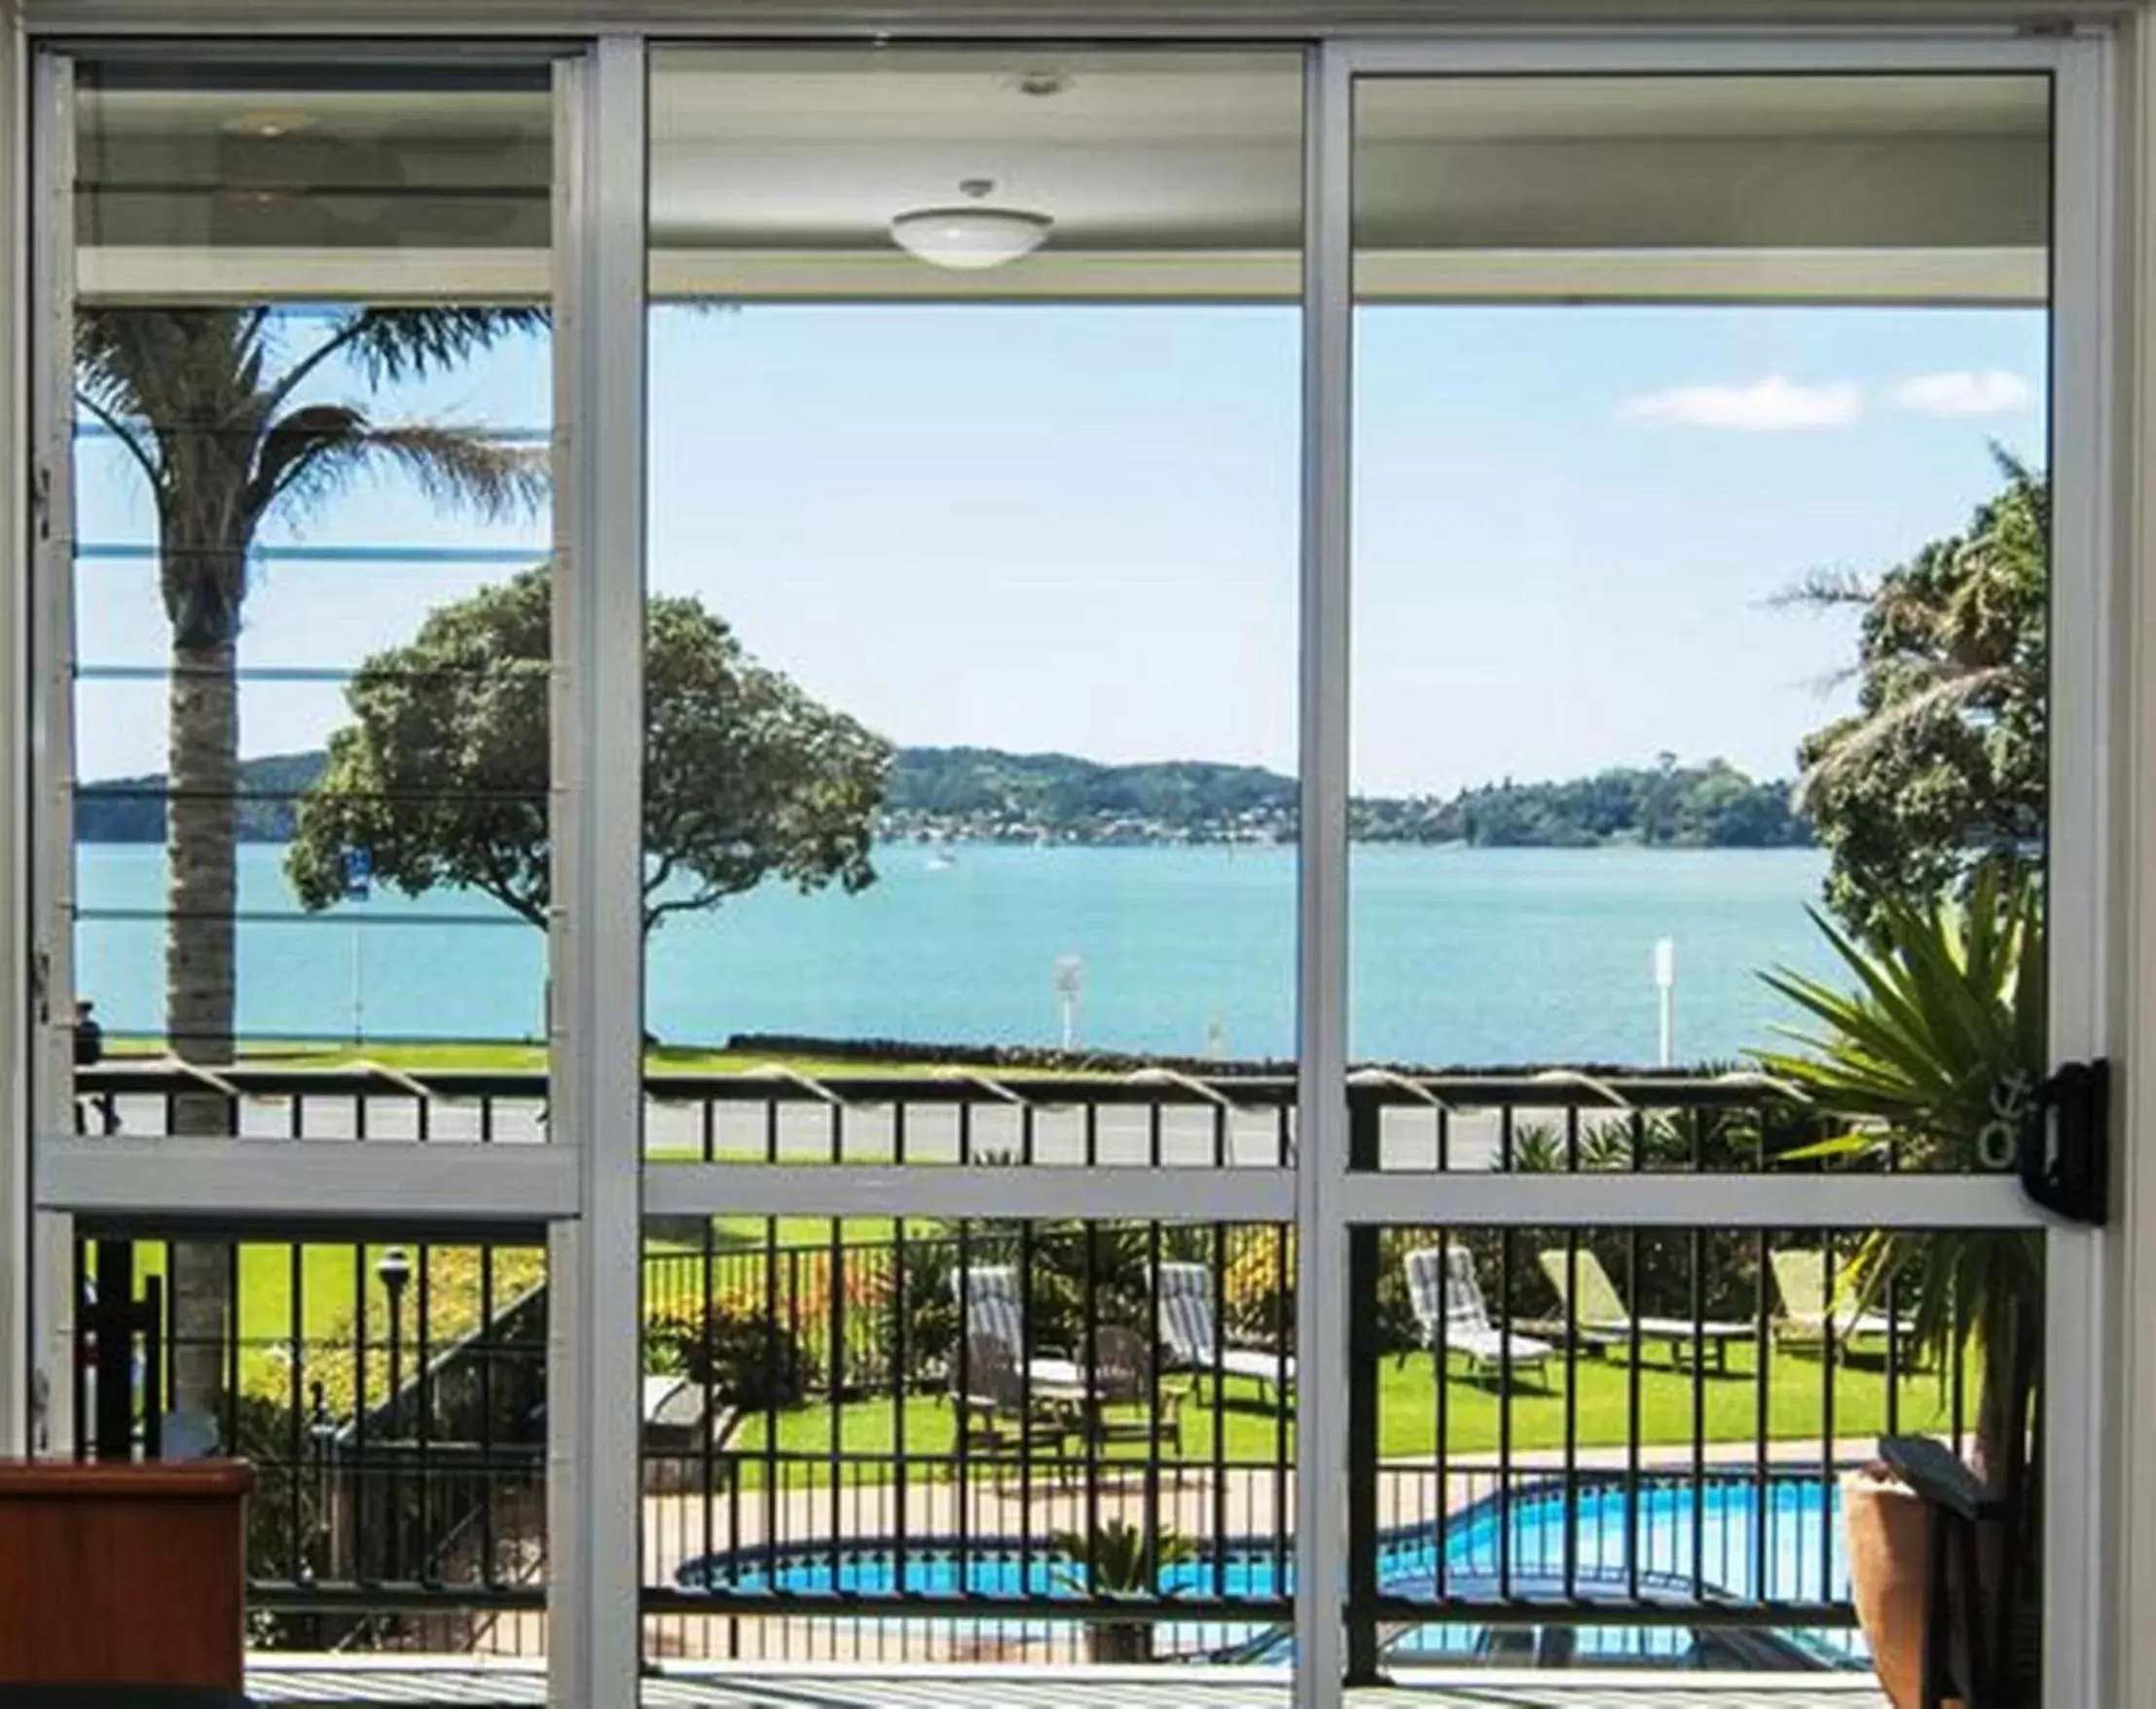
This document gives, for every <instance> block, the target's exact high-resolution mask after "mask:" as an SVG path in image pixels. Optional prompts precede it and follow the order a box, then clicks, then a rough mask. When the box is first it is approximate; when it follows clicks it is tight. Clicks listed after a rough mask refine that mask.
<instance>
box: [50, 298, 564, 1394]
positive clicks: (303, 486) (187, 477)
mask: <svg viewBox="0 0 2156 1709" xmlns="http://www.w3.org/2000/svg"><path fill="white" fill-rule="evenodd" d="M544 323H545V317H544V315H543V313H542V311H540V310H538V309H449V308H444V309H364V308H362V309H348V310H346V311H343V312H341V313H337V314H334V315H332V316H330V317H329V318H328V319H326V320H323V319H318V318H315V317H308V318H306V319H304V320H303V319H298V318H295V317H292V316H288V315H282V314H279V313H278V312H277V311H276V310H275V309H271V308H268V307H261V306H258V307H252V308H214V309H158V308H98V309H85V310H84V311H83V312H81V313H80V314H79V315H78V316H77V318H76V322H75V372H76V396H77V400H78V402H79V404H80V406H81V408H82V409H83V411H84V412H86V413H87V414H88V415H90V416H91V418H94V419H95V420H96V421H97V422H99V423H100V424H101V425H102V426H103V427H104V428H105V429H106V430H108V431H109V432H110V433H111V434H112V435H113V437H114V439H115V440H116V441H117V442H118V444H119V445H120V447H121V448H122V450H123V451H124V452H125V453H126V454H127V455H128V456H129V457H130V458H131V459H132V460H133V462H134V463H135V465H136V467H137V468H139V469H140V471H141V473H142V476H143V479H144V481H145V483H146V484H147V486H148V488H149V494H150V499H151V503H152V506H153V509H154V512H155V515H156V518H157V548H158V591H159V594H160V596H161V597H162V599H163V600H164V612H165V616H166V618H167V620H168V621H169V623H170V625H171V667H170V673H169V679H168V683H169V685H168V689H167V696H168V708H169V711H168V718H169V730H168V735H167V742H168V745H169V753H170V757H169V762H168V764H167V767H166V776H167V790H168V793H167V804H166V819H165V848H166V852H167V855H168V862H169V871H170V875H171V877H170V893H169V905H168V909H167V924H166V927H165V950H164V990H165V997H164V1015H165V1020H164V1026H165V1034H166V1037H167V1040H168V1042H169V1045H170V1048H171V1050H172V1052H173V1053H174V1054H175V1055H176V1056H178V1057H180V1058H181V1059H182V1060H184V1061H187V1062H192V1063H199V1064H202V1065H204V1066H208V1067H215V1066H217V1065H220V1064H224V1063H229V1062H231V1060H232V1055H233V1008H234V929H235V926H234V906H235V901H236V859H237V844H238V755H239V694H238V678H237V675H236V673H235V662H236V653H237V649H238V639H239V630H240V621H241V615H242V613H243V611H244V609H245V606H246V600H247V594H248V587H249V567H250V565H249V560H250V557H251V554H252V549H253V546H254V543H255V540H256V537H257V536H258V534H259V533H260V531H261V529H262V527H263V525H264V524H265V523H267V522H269V521H270V520H271V519H272V518H274V517H286V518H289V517H291V516H292V515H294V514H295V513H303V512H305V511H306V510H308V509H309V508H310V507H311V506H314V505H317V504H319V503H320V502H321V501H323V500H324V499H326V498H328V497H330V496H331V495H332V494H334V493H335V492H337V491H340V490H342V489H344V488H345V487H347V486H348V485H349V484H350V483H351V482H352V481H353V480H354V479H356V478H357V477H359V476H360V475H362V474H365V473H368V472H371V471H387V472H394V473H401V474H403V475H405V476H406V477H408V478H410V479H413V480H416V481H417V482H418V483H419V485H420V490H421V491H424V492H425V493H427V494H428V495H429V496H430V497H433V498H436V499H438V500H440V501H442V502H443V503H445V504H451V505H455V506H459V507H462V508H465V509H468V510H470V511H473V512H475V513H477V514H479V515H481V516H488V517H493V516H501V515H506V514H509V513H512V512H515V511H518V510H523V509H528V508H530V506H532V505H534V504H536V503H537V502H538V501H539V499H540V497H541V495H542V494H543V492H544V490H545V478H546V469H545V464H544V461H543V459H541V458H539V457H537V456H535V455H531V454H530V453H528V452H526V451H523V450H521V449H518V448H515V447H510V446H504V445H502V444H500V443H498V442H497V441H494V440H491V439H488V438H486V437H484V436H482V435H479V434H475V433H470V432H466V431H463V430H460V429H457V428H454V427H446V426H441V425H438V424H435V423H431V422H424V421H406V422H395V421H382V420H377V419H376V418H374V417H373V416H372V415H370V414H369V412H368V409H367V407H366V405H365V404H364V403H362V402H358V401H351V400H338V399H336V398H335V396H334V394H335V393H336V392H337V391H339V390H340V389H343V388H344V387H347V386H349V387H352V388H354V389H356V390H358V391H360V392H362V393H367V394H372V393H374V392H377V391H379V390H380V388H381V387H383V386H384V385H386V384H394V383H395V382H400V381H405V380H421V379H424V378H425V377H426V376H428V375H430V374H434V373H438V372H440V371H442V370H444V369H448V368H452V367H455V366H457V364H458V363H461V362H463V361H465V360H466V359H468V358H469V357H471V356H473V355H476V354H477V353H479V352H480V351H483V350H485V349H487V348H489V347H490V346H492V345H494V344H496V343H498V342H499V341H501V340H502V339H505V338H509V337H512V336H515V335H517V334H521V333H526V332H530V331H534V330H536V329H537V328H539V327H541V326H543V325H544ZM325 393H328V394H331V395H330V396H329V397H325V396H324V394H325ZM226 1114H227V1111H226V1105H225V1100H224V1099H223V1098H222V1097H221V1096H218V1095H215V1094H207V1095H202V1096H195V1097H189V1096H181V1097H179V1098H177V1099H175V1100H174V1101H173V1108H172V1120H171V1125H172V1129H173V1131H174V1132H176V1133H180V1134H205V1133H206V1134H215V1133H222V1132H223V1131H224V1128H225V1121H226ZM171 1264H172V1272H171V1282H172V1287H173V1315H174V1325H173V1329H174V1337H175V1342H174V1353H173V1400H174V1403H175V1404H177V1405H181V1406H188V1407H193V1408H199V1409H201V1410H205V1411H207V1410H216V1409H217V1408H218V1407H219V1405H220V1402H221V1398H222V1397H221V1387H222V1382H223V1370H224V1361H223V1358H222V1354H221V1351H220V1349H221V1345H222V1342H223V1338H224V1334H225V1327H226V1320H227V1317H228V1313H229V1306H228V1300H227V1293H228V1285H229V1264H228V1261H227V1256H226V1253H225V1250H224V1249H223V1248H221V1247H218V1246H213V1245H205V1244H202V1243H199V1242H188V1243H183V1244H182V1245H180V1246H178V1247H176V1248H175V1249H174V1251H173V1254H172V1259H171Z"/></svg>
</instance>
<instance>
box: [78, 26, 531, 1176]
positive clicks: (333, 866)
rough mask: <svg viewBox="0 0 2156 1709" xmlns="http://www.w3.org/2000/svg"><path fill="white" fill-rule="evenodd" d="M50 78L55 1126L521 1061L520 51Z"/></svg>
mask: <svg viewBox="0 0 2156 1709" xmlns="http://www.w3.org/2000/svg"><path fill="white" fill-rule="evenodd" d="M76 87H77V98H76V126H75V131H76V134H75V153H76V164H77V182H76V191H75V243H76V254H75V269H76V275H77V280H78V292H79V295H78V315H77V364H76V367H77V402H78V416H77V435H76V448H77V449H76V458H75V482H76V528H77V539H76V548H75V553H74V564H75V580H74V587H73V590H72V595H73V609H74V635H73V644H74V676H75V684H76V686H75V707H74V713H75V742H74V779H75V783H76V791H75V815H74V819H75V836H76V858H75V886H74V903H75V919H76V930H75V994H76V997H77V998H78V1000H79V1001H80V1003H81V1013H82V1016H83V1020H84V1022H85V1026H84V1028H83V1031H82V1038H81V1044H80V1047H79V1049H78V1057H79V1058H81V1059H85V1061H86V1064H87V1062H89V1061H92V1060H95V1059H96V1058H98V1057H99V1056H100V1055H101V1057H102V1062H103V1065H104V1068H103V1071H102V1078H101V1079H97V1080H94V1081H86V1089H88V1090H89V1091H90V1092H91V1097H90V1098H89V1100H88V1101H87V1102H86V1103H85V1104H84V1105H83V1106H82V1108H81V1109H80V1110H79V1120H80V1123H81V1125H83V1126H86V1127H88V1128H90V1129H91V1130H92V1131H96V1130H104V1131H113V1130H115V1129H117V1130H119V1131H121V1132H127V1133H142V1132H155V1131H159V1130H161V1129H163V1128H164V1127H166V1126H170V1127H171V1128H174V1129H176V1130H178V1131H184V1132H194V1133H200V1132H210V1133H220V1132H225V1131H228V1130H230V1129H231V1128H232V1127H233V1126H234V1125H235V1124H237V1125H238V1126H239V1127H241V1128H247V1129H250V1130H251V1129H255V1128H257V1127H259V1125H260V1121H261V1120H262V1119H267V1118H268V1114H269V1112H268V1111H267V1109H265V1108H264V1107H263V1106H261V1105H259V1104H258V1103H257V1102H256V1101H255V1100H254V1099H253V1098H252V1097H250V1096H249V1094H250V1093H251V1092H252V1090H253V1087H252V1086H251V1084H250V1082H249V1081H248V1078H247V1076H248V1075H249V1074H250V1073H254V1072H255V1071H257V1070H266V1069H268V1068H269V1067H271V1066H275V1067H290V1066H294V1065H296V1064H297V1065H306V1066H317V1067H319V1066H330V1065H335V1064H339V1063H342V1062H346V1061H348V1060H349V1059H351V1058H354V1057H364V1058H365V1059H367V1060H368V1061H370V1062H373V1063H376V1064H379V1065H381V1066H382V1067H384V1068H388V1069H392V1070H400V1071H401V1070H408V1069H443V1068H458V1069H482V1068H483V1069H489V1070H516V1071H520V1072H528V1073H535V1072H536V1071H537V1070H538V1069H540V1067H541V1066H542V1054H543V1046H542V1042H541V1041H542V1040H543V1037H544V1033H545V1023H544V1016H543V1009H544V993H545V938H544V927H543V909H544V906H545V901H546V869H547V844H548V825H547V784H548V771H549V747H548V738H547V723H548V686H547V685H548V676H549V665H548V654H549V647H550V642H549V629H548V624H547V616H546V607H547V567H546V565H547V558H548V544H547V541H548V512H549V499H548V491H547V488H548V475H549V467H548V455H547V448H548V444H549V440H550V436H551V377H550V355H549V332H548V319H547V302H548V289H549V286H548V279H549V265H548V259H547V257H548V250H549V244H550V233H551V227H552V212H551V198H552V172H553V164H552V162H553V156H552V142H551V136H552V128H553V127H552V98H553V97H552V87H551V70H550V68H549V66H548V65H547V64H545V63H544V62H533V63H530V64H516V63H509V62H491V61H484V60H475V61H472V62H470V63H466V64H460V65H457V66H454V67H453V66H448V65H427V64H419V63H406V62H401V61H382V60H369V59H366V58H363V57H362V58H355V59H351V60H347V61H344V62H340V63H334V64H333V63H320V64H312V63H309V64H299V63H294V64H277V63H274V62H271V63H237V62H188V63H184V64H179V65H166V64H154V63H152V62H150V61H148V60H141V59H135V58H128V59H126V60H115V61H112V62H109V63H107V62H101V61H85V62H82V63H80V64H78V66H77V68H76ZM161 1056H169V1057H172V1058H176V1059H178V1060H180V1061H182V1062H185V1063H187V1064H190V1065H196V1066H200V1067H204V1068H209V1069H212V1070H214V1071H216V1072H217V1073H219V1074H220V1075H237V1078H232V1079H231V1084H232V1085H234V1086H235V1087H237V1088H238V1091H239V1093H240V1094H241V1095H240V1096H239V1097H238V1098H237V1099H233V1098H227V1097H193V1096H181V1095H178V1094H179V1093H180V1092H182V1091H184V1090H185V1088H184V1087H180V1086H178V1085H177V1084H176V1083H174V1084H166V1083H165V1080H164V1079H163V1078H161V1077H160V1075H159V1074H158V1073H153V1072H151V1071H149V1070H147V1069H144V1068H141V1067H139V1066H137V1065H138V1062H139V1059H142V1058H157V1057H161ZM536 1089H537V1084H536V1081H534V1082H533V1087H532V1090H533V1092H534V1093H535V1092H536ZM168 1093H170V1094H173V1095H172V1096H169V1097H167V1096H166V1094H168ZM536 1107H537V1106H536V1101H535V1099H534V1100H533V1101H532V1102H531V1105H530V1108H531V1109H536ZM273 1131H275V1130H273Z"/></svg>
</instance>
